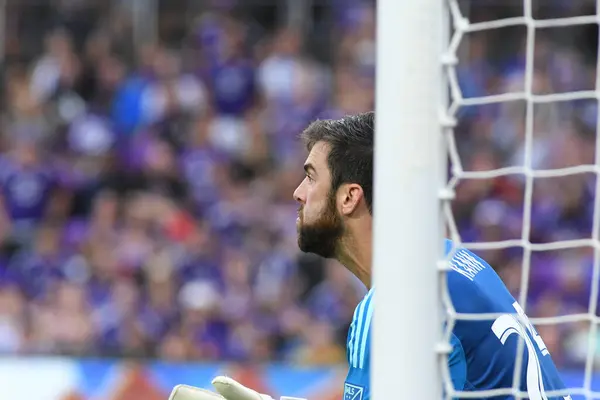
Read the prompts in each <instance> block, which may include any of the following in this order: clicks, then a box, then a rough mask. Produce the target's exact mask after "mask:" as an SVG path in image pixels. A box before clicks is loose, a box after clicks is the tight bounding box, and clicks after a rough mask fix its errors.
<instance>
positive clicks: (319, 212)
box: [294, 142, 344, 258]
mask: <svg viewBox="0 0 600 400" xmlns="http://www.w3.org/2000/svg"><path fill="white" fill-rule="evenodd" d="M328 154H329V146H328V145H327V144H326V143H324V142H318V143H316V144H315V145H314V146H313V148H312V150H311V152H310V154H309V155H308V158H307V159H306V162H305V163H304V170H305V172H306V177H305V178H304V180H303V181H302V183H300V185H299V186H298V188H296V190H295V191H294V199H295V200H296V201H297V202H298V203H300V208H299V210H298V219H297V220H296V228H297V230H298V247H300V250H302V251H303V252H305V253H314V254H317V255H319V256H321V257H325V258H332V257H334V256H335V252H336V248H337V244H338V242H339V240H340V238H341V236H342V234H343V232H344V225H343V222H342V219H341V217H340V214H339V213H338V210H337V207H336V197H335V193H332V190H331V174H330V171H329V168H328V167H327V155H328Z"/></svg>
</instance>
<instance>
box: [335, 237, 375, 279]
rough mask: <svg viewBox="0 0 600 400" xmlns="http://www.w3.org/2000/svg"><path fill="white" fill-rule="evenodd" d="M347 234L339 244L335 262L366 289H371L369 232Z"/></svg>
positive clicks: (370, 244)
mask: <svg viewBox="0 0 600 400" xmlns="http://www.w3.org/2000/svg"><path fill="white" fill-rule="evenodd" d="M364 233H366V235H365V234H362V235H360V236H359V238H357V235H352V234H347V235H346V236H344V237H343V238H342V240H341V242H340V246H339V251H338V254H337V256H336V258H337V260H338V261H339V262H340V263H341V264H342V265H343V266H344V267H346V268H347V269H348V270H349V271H350V272H352V273H353V274H354V275H355V276H356V277H357V278H358V279H359V280H360V281H361V282H362V283H363V284H364V285H365V286H366V287H367V289H371V271H372V269H371V263H372V243H371V232H364Z"/></svg>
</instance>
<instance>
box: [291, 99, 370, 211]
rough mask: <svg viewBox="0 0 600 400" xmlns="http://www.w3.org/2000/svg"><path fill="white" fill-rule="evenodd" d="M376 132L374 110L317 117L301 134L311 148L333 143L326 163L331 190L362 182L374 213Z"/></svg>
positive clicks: (366, 197)
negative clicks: (337, 117) (333, 117)
mask: <svg viewBox="0 0 600 400" xmlns="http://www.w3.org/2000/svg"><path fill="white" fill-rule="evenodd" d="M374 135H375V113H374V112H372V111H371V112H366V113H362V114H357V115H349V116H346V117H343V118H341V119H335V120H331V119H327V120H317V121H315V122H313V123H312V124H310V125H309V126H308V128H306V129H305V130H304V132H302V134H301V135H300V137H301V139H302V140H303V141H304V143H305V144H306V148H307V149H308V151H311V150H312V148H313V146H314V145H315V144H316V143H317V142H325V143H327V144H328V145H329V146H330V148H331V149H330V152H329V156H328V158H327V166H328V167H329V170H330V172H331V190H332V191H335V190H337V189H338V188H339V187H340V186H341V185H342V184H344V183H356V184H358V185H360V186H361V187H362V189H363V192H364V194H365V200H366V201H367V206H368V208H369V211H370V212H371V213H372V212H373V139H374Z"/></svg>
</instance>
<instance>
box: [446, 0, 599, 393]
mask: <svg viewBox="0 0 600 400" xmlns="http://www.w3.org/2000/svg"><path fill="white" fill-rule="evenodd" d="M446 3H447V7H448V13H449V14H450V21H451V22H450V23H451V26H452V35H451V38H450V41H449V45H448V48H447V51H446V52H445V53H444V54H443V55H442V64H443V66H444V72H445V75H444V76H445V78H446V80H447V83H448V86H449V93H450V102H449V104H448V107H447V108H446V109H445V110H444V112H443V115H442V123H443V124H444V131H445V137H446V139H447V142H446V143H447V147H448V153H449V160H450V177H449V180H448V183H447V186H446V189H445V190H444V191H443V193H442V197H443V199H444V200H445V201H444V213H445V219H446V223H447V227H448V230H449V237H450V238H451V239H452V240H453V241H454V242H455V243H457V244H461V245H462V246H464V247H466V248H468V249H471V250H474V251H475V252H478V253H481V254H482V255H483V256H484V258H486V259H487V260H488V261H489V262H490V264H492V265H493V266H494V268H498V269H499V273H500V275H501V276H502V277H503V278H504V280H505V282H507V286H508V287H509V289H513V291H514V292H515V293H514V294H515V297H516V299H517V300H518V302H519V304H520V305H521V306H522V308H523V309H525V312H526V313H527V314H528V315H529V316H530V320H531V322H532V323H533V324H534V325H535V326H536V328H538V330H539V331H540V333H541V335H542V337H543V338H544V340H545V341H546V342H547V344H548V347H549V349H550V353H551V354H552V355H553V357H554V358H555V361H557V363H558V364H560V365H561V366H562V365H563V364H564V365H566V367H565V369H569V370H572V371H579V372H580V376H581V377H582V378H581V382H580V383H579V384H578V385H576V387H573V385H572V384H571V385H570V384H569V382H566V383H567V386H568V390H566V391H565V392H546V395H547V396H557V395H561V396H565V395H568V394H570V395H572V396H573V398H578V397H579V396H584V397H585V398H600V391H598V390H597V386H596V385H594V382H593V377H594V367H595V365H597V363H598V360H597V354H596V353H597V352H596V345H597V342H598V340H599V339H598V330H597V325H598V322H599V318H598V316H597V314H598V313H597V303H598V286H599V282H600V275H599V273H600V237H599V235H600V196H598V195H597V194H598V193H599V189H600V187H599V185H600V179H598V174H599V173H600V140H596V138H597V132H598V128H599V127H600V118H599V115H600V113H598V112H597V101H598V100H599V99H600V76H599V71H600V68H598V60H597V58H598V57H593V58H595V59H594V61H591V62H590V61H589V60H586V58H585V57H586V54H584V53H585V51H584V50H585V49H583V48H584V47H585V45H586V43H583V42H582V40H583V39H582V38H583V37H584V36H581V35H580V33H581V29H580V28H582V27H585V26H588V25H591V26H596V25H597V24H598V23H599V22H600V15H599V12H598V10H600V1H598V2H596V4H594V2H586V1H572V2H571V1H563V2H562V4H561V2H551V1H546V2H543V1H540V2H534V1H532V0H522V1H520V4H518V6H515V7H512V8H511V6H510V5H509V4H508V3H515V2H505V4H504V6H505V7H504V9H501V6H502V5H501V4H497V3H503V2H483V3H484V4H483V5H481V3H480V6H479V7H480V9H481V8H485V7H487V8H488V9H487V10H485V11H486V12H485V13H483V14H484V15H485V16H484V17H482V16H481V15H473V17H472V18H470V17H469V15H468V14H469V12H470V11H472V7H471V6H472V5H473V4H475V3H477V2H462V1H458V0H447V2H446ZM538 3H539V4H538ZM590 3H591V4H590ZM501 10H504V11H507V10H508V11H507V12H506V13H504V15H501V14H502V12H501ZM590 10H591V11H590ZM511 11H512V13H513V14H512V15H511ZM499 15H501V17H499ZM588 33H589V32H588ZM481 35H483V36H481ZM596 35H597V33H596ZM569 36H571V38H570V39H569ZM588 36H589V35H588ZM482 37H485V38H487V40H486V39H481V38H482ZM586 37H587V36H586ZM486 46H487V47H490V46H491V47H493V46H500V47H502V48H503V51H504V53H505V54H506V56H505V57H506V58H508V59H511V57H512V59H511V62H512V65H510V66H507V65H501V64H502V60H501V59H502V56H498V59H500V61H496V66H495V67H490V65H491V64H494V62H489V61H488V59H489V58H490V57H492V58H493V56H494V55H495V54H494V51H493V50H491V49H489V48H486ZM596 46H597V45H596ZM482 47H483V48H482ZM592 50H593V51H592V52H593V53H595V54H596V53H597V49H592ZM500 51H501V50H498V52H500ZM482 54H484V55H482ZM595 54H594V56H595ZM486 68H491V69H495V71H494V73H490V74H489V75H494V74H495V82H494V84H491V85H490V84H489V83H488V86H486V87H484V88H480V90H473V86H476V85H474V84H473V83H472V82H470V83H471V87H469V86H468V83H469V82H467V85H466V84H465V75H467V76H468V75H469V74H471V75H474V74H478V73H479V74H482V75H483V74H485V71H484V72H481V70H485V69H486ZM498 76H500V78H498ZM471 79H472V80H476V78H473V77H472V76H471ZM480 79H481V80H484V79H483V78H481V77H480ZM482 86H485V85H482ZM465 91H467V92H469V93H465ZM465 121H467V122H465ZM515 121H516V122H515ZM469 124H470V126H468V127H466V126H467V125H469ZM465 131H467V132H468V133H466V134H465ZM515 131H516V132H515ZM467 136H468V137H467ZM467 142H468V143H469V144H468V145H464V143H467ZM491 147H492V148H493V149H494V151H491V150H490V148H491ZM499 147H500V148H502V149H501V150H500V151H498V148H499ZM574 149H575V150H574ZM480 152H481V153H486V152H487V153H486V154H488V153H490V152H492V153H494V152H499V153H503V155H501V156H496V154H495V153H494V154H493V157H492V156H490V157H492V158H494V162H489V160H487V161H486V159H485V157H482V156H480V154H478V153H480ZM478 157H480V158H478ZM499 181H502V183H501V184H500V185H505V186H510V187H512V188H513V189H514V190H513V193H512V195H511V196H512V197H511V198H510V199H508V200H507V199H506V198H504V197H505V196H504V195H498V194H497V193H496V192H494V188H495V187H496V186H498V182H499ZM477 182H479V183H477ZM582 188H583V189H582ZM581 190H584V191H585V192H586V193H587V194H588V198H586V197H585V196H579V197H578V196H576V195H575V194H576V193H575V192H577V193H579V192H580V191H581ZM515 193H516V194H515ZM574 193H575V194H574ZM469 196H470V197H469ZM465 197H469V198H470V199H471V200H470V202H469V200H468V199H467V200H466V201H465ZM515 197H517V198H519V199H518V200H515V199H514V198H515ZM563 197H564V198H567V200H560V199H562V198H563ZM572 197H575V199H573V198H572ZM561 201H563V203H564V202H567V203H569V202H570V204H568V207H567V206H565V207H566V209H567V211H572V210H573V209H574V210H575V211H574V213H575V214H577V210H578V209H579V210H580V211H581V210H583V209H586V210H588V211H587V213H586V212H583V211H582V214H583V217H581V216H579V217H577V218H575V219H580V220H582V221H581V224H582V225H585V228H581V229H579V228H573V226H570V222H569V218H563V214H564V212H565V207H562V208H561V207H557V206H556V204H553V202H554V203H561ZM457 202H458V203H459V205H458V206H457V205H456V204H457ZM516 203H521V204H520V208H521V210H520V212H515V211H514V210H515V209H517V208H519V207H518V206H517V205H516ZM561 204H562V203H561ZM461 205H462V207H463V210H460V209H459V210H458V211H457V208H460V207H461ZM469 205H471V206H472V207H471V209H468V208H469V207H468V206H469ZM563 206H564V204H563ZM464 208H467V209H468V210H466V211H465V210H464ZM465 214H468V215H469V216H470V217H469V218H471V220H470V223H468V224H465V223H462V222H464V221H463V220H464V219H465V217H464V215H465ZM572 218H573V217H572ZM586 219H587V224H589V226H588V225H586V221H585V220H586ZM473 220H476V221H475V222H473ZM544 221H551V222H544ZM557 221H558V222H557ZM473 225H475V226H476V227H475V228H473ZM517 225H518V227H516V226H517ZM571 225H577V223H574V224H571ZM498 226H500V227H501V228H500V229H499V228H498ZM469 229H470V230H471V232H469ZM477 229H480V230H481V231H483V232H484V233H481V232H478V233H473V232H472V231H473V230H477ZM540 231H543V232H546V233H545V234H540ZM511 252H512V253H513V254H516V255H513V256H503V255H502V254H505V253H511ZM540 254H542V255H540ZM486 255H487V256H486ZM490 258H491V260H490ZM517 259H519V261H518V262H517V261H516V260H517ZM556 260H559V261H556ZM580 264H585V266H584V267H582V266H581V265H580ZM441 269H443V268H441ZM550 270H552V273H554V274H556V275H557V276H558V279H559V280H560V279H564V280H569V279H571V280H572V281H573V282H579V285H580V287H579V289H580V290H579V292H580V294H581V296H585V297H586V299H587V301H583V300H581V299H579V302H580V303H581V304H580V305H579V306H578V305H577V301H572V300H568V301H567V300H564V299H563V298H562V297H565V296H563V295H564V293H563V292H561V290H556V289H555V286H558V287H562V286H561V285H563V283H564V282H562V281H561V283H559V284H553V283H548V282H547V281H543V282H542V283H540V285H542V286H543V285H546V287H545V288H542V289H540V290H539V292H540V293H541V294H540V293H532V292H531V291H530V290H529V289H530V287H531V286H532V285H533V286H534V287H535V286H536V285H537V283H536V279H540V282H541V278H539V277H544V276H546V275H551V273H550V272H548V271H550ZM441 275H442V276H444V274H441ZM554 279H556V277H555V278H554ZM442 281H443V279H442ZM550 281H551V279H550ZM582 283H583V284H584V286H581V284H582ZM442 286H443V287H445V285H442ZM552 290H555V293H554V295H548V294H547V293H548V292H550V291H552ZM536 291H538V290H537V289H536V290H534V292H536ZM567 292H568V294H569V295H571V294H573V293H575V294H576V292H577V285H575V288H570V290H569V291H567ZM442 293H443V296H442V297H443V301H444V303H445V306H446V308H447V310H448V311H447V315H446V319H447V321H448V322H449V323H448V328H447V331H446V339H447V340H449V337H450V332H451V329H452V327H453V324H454V323H455V322H456V321H457V320H460V319H470V320H473V319H476V320H481V319H490V320H493V319H496V318H498V317H499V316H500V314H497V315H495V314H489V315H487V314H486V315H481V314H476V315H466V314H457V313H456V312H455V311H454V310H453V307H452V304H451V301H450V298H449V295H448V293H447V291H446V290H442ZM561 296H562V297H561ZM531 299H534V300H533V302H534V305H535V307H534V306H532V307H530V304H529V303H530V302H531V301H532V300H531ZM540 301H541V302H544V301H545V302H550V303H552V302H554V303H552V304H553V305H554V307H550V306H539V307H538V306H537V305H536V304H535V303H536V302H540ZM584 302H585V303H586V304H583V303H584ZM544 304H547V303H544ZM557 304H558V305H557ZM550 310H552V311H553V312H550ZM545 327H552V328H548V329H546V328H545ZM573 332H575V333H573ZM582 332H583V333H582ZM545 334H546V336H545ZM547 336H548V337H547ZM573 337H577V338H578V339H577V343H578V344H579V346H576V345H573V344H572V342H573V341H576V340H575V339H573ZM582 337H585V341H586V342H585V346H584V348H583V349H581V347H582V345H581V342H582V340H584V339H582ZM519 347H520V348H519V351H518V353H517V367H516V369H517V370H521V365H522V363H523V356H522V354H523V349H524V341H523V340H521V343H520V346H519ZM565 347H566V348H567V350H564V348H565ZM575 348H577V349H578V350H575ZM554 349H557V350H556V353H557V354H554V353H553V350H554ZM440 350H441V352H442V353H443V351H444V350H447V348H446V349H440ZM577 351H579V354H578V356H577V357H576V356H573V353H576V352H577ZM563 353H564V354H566V355H564V354H563ZM442 358H444V360H443V362H446V359H445V357H442ZM564 359H566V361H565V360H564ZM442 371H444V373H443V377H444V384H445V389H446V395H447V396H448V398H451V397H464V398H481V397H491V396H497V395H513V396H515V397H516V398H527V397H528V395H527V393H524V392H520V391H519V390H518V387H519V385H520V379H518V375H517V374H515V377H516V378H517V379H515V382H514V387H513V388H507V389H498V390H492V391H485V392H483V391H479V392H471V393H469V392H461V393H457V392H453V390H452V386H451V383H450V381H449V375H448V371H447V370H446V369H445V368H442ZM594 386H596V390H594Z"/></svg>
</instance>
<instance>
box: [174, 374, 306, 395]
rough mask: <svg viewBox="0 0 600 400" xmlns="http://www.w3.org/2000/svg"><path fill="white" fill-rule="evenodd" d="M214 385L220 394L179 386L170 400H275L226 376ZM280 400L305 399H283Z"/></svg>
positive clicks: (218, 377) (215, 381)
mask: <svg viewBox="0 0 600 400" xmlns="http://www.w3.org/2000/svg"><path fill="white" fill-rule="evenodd" d="M212 384H213V386H214V387H215V389H216V391H217V392H218V393H214V392H211V391H209V390H205V389H200V388H196V387H193V386H188V385H177V386H175V387H174V388H173V390H172V391H171V396H169V400H274V399H273V398H272V397H271V396H269V395H266V394H261V393H258V392H257V391H255V390H252V389H250V388H247V387H246V386H244V385H242V384H241V383H239V382H237V381H236V380H234V379H231V378H228V377H226V376H217V377H216V378H215V379H213V381H212ZM280 400H305V399H299V398H294V397H282V398H281V399H280Z"/></svg>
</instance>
